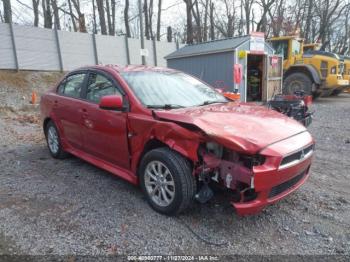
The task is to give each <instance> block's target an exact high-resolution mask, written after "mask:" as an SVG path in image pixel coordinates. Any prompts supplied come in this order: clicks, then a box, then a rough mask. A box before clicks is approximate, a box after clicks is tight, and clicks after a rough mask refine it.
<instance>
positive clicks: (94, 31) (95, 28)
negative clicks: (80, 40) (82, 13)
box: [92, 0, 97, 34]
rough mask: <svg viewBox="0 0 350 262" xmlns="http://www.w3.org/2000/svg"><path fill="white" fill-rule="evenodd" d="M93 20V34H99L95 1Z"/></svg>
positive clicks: (93, 2) (93, 4) (93, 1)
mask: <svg viewBox="0 0 350 262" xmlns="http://www.w3.org/2000/svg"><path fill="white" fill-rule="evenodd" d="M92 19H93V23H94V25H93V26H94V28H93V33H94V34H97V25H96V6H95V0H92Z"/></svg>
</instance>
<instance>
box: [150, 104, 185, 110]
mask: <svg viewBox="0 0 350 262" xmlns="http://www.w3.org/2000/svg"><path fill="white" fill-rule="evenodd" d="M183 107H184V106H182V105H176V104H164V105H147V108H155V109H176V108H183Z"/></svg>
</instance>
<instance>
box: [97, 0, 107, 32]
mask: <svg viewBox="0 0 350 262" xmlns="http://www.w3.org/2000/svg"><path fill="white" fill-rule="evenodd" d="M96 4H97V11H98V17H99V19H100V27H101V34H103V35H107V26H106V18H105V9H104V3H103V0H96Z"/></svg>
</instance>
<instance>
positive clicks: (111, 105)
mask: <svg viewBox="0 0 350 262" xmlns="http://www.w3.org/2000/svg"><path fill="white" fill-rule="evenodd" d="M99 107H100V108H101V109H105V110H122V109H123V108H124V107H123V97H122V96H119V95H109V96H103V97H102V98H101V101H100V104H99Z"/></svg>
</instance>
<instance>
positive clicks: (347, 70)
mask: <svg viewBox="0 0 350 262" xmlns="http://www.w3.org/2000/svg"><path fill="white" fill-rule="evenodd" d="M340 59H342V60H343V61H344V69H343V77H344V79H345V80H348V81H349V86H348V87H347V88H345V90H344V91H345V92H347V93H350V56H340Z"/></svg>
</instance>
